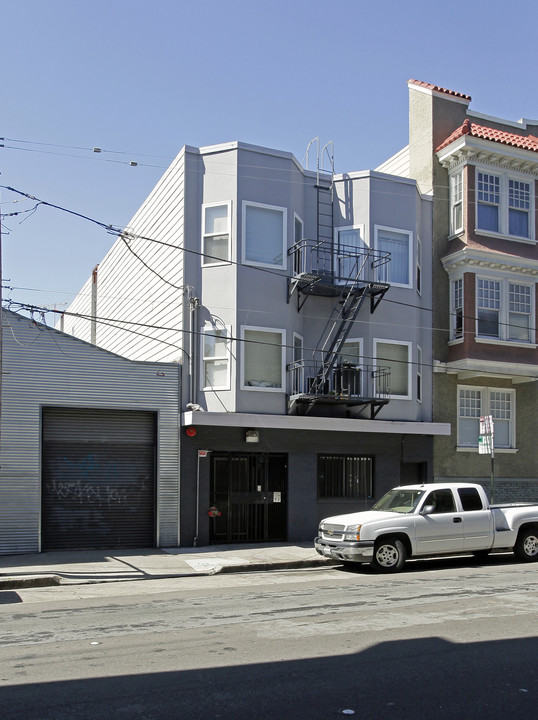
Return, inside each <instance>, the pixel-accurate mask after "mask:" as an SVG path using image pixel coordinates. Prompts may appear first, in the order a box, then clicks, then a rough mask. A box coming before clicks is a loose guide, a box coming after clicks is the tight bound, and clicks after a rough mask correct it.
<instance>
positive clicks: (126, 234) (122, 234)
mask: <svg viewBox="0 0 538 720" xmlns="http://www.w3.org/2000/svg"><path fill="white" fill-rule="evenodd" d="M0 188H3V189H5V190H8V191H10V192H14V193H17V194H18V195H21V196H23V197H26V198H28V199H30V200H33V201H35V202H36V206H35V208H36V209H37V207H39V206H40V205H43V206H46V207H51V208H54V209H56V210H60V211H61V212H65V213H69V214H71V215H74V216H76V217H79V218H81V219H82V220H86V221H88V222H91V223H93V224H95V225H97V226H99V227H102V228H104V229H105V230H106V231H107V232H109V233H110V234H112V235H116V236H118V237H119V238H120V239H121V240H122V241H123V242H124V244H125V245H126V247H127V249H128V250H129V251H130V252H131V253H132V254H133V255H134V256H135V257H136V258H137V259H138V260H139V261H140V262H141V263H142V264H143V265H144V266H145V267H146V269H147V270H148V271H149V272H151V273H153V274H154V275H156V276H157V277H158V278H159V279H160V280H161V281H162V282H164V283H166V284H168V285H170V286H171V287H173V288H174V289H176V290H183V288H184V286H178V285H175V284H173V283H172V282H170V281H168V280H167V279H166V278H164V277H163V276H162V275H161V274H160V273H159V272H157V271H156V270H155V269H154V268H152V267H151V266H150V265H148V264H147V263H146V262H145V260H144V259H143V258H141V257H140V255H139V254H138V253H137V252H136V251H135V250H134V248H133V247H132V246H131V245H130V244H129V242H128V241H129V240H144V241H146V242H151V243H155V244H157V245H161V246H164V247H168V248H171V249H173V250H179V251H182V252H185V253H190V254H192V255H196V256H198V257H205V258H210V259H215V260H219V261H220V260H221V258H219V257H216V256H213V255H209V254H208V253H203V252H202V251H201V250H194V249H192V248H187V247H184V246H183V245H175V244H173V243H168V242H165V241H164V240H157V239H156V238H152V237H149V236H146V235H142V234H139V233H134V232H132V231H130V230H128V229H123V230H122V229H121V228H119V227H116V226H114V225H112V224H107V223H104V222H102V221H100V220H96V219H95V218H92V217H90V216H88V215H84V214H82V213H79V212H76V211H74V210H70V209H68V208H65V207H63V206H61V205H57V204H54V203H51V202H48V201H46V200H41V199H39V198H37V197H35V196H34V195H31V194H29V193H26V192H23V191H22V190H17V189H16V188H13V187H10V186H7V185H0ZM226 262H227V264H229V265H234V266H237V267H243V268H248V269H249V270H252V271H255V272H261V273H265V274H269V275H275V276H277V277H279V278H283V279H286V276H285V275H284V274H283V271H279V270H272V269H270V268H262V267H257V266H254V265H245V264H243V263H241V262H237V261H235V260H227V261H226ZM383 302H384V303H392V304H394V305H398V306H401V307H409V308H411V309H414V310H417V311H425V312H431V313H433V312H439V310H434V308H429V307H424V306H421V305H413V304H412V303H405V302H402V301H400V300H391V299H390V298H385V299H384V301H383ZM448 315H449V317H455V316H456V313H453V312H450V311H449V313H448ZM463 319H470V320H473V321H475V322H476V321H477V319H478V318H477V316H476V315H464V316H463ZM499 325H500V326H509V325H510V323H505V322H502V321H501V320H500V319H499ZM428 329H430V327H429V326H428ZM431 330H432V332H448V331H449V328H436V327H431ZM529 330H530V331H531V332H534V331H535V330H536V328H529Z"/></svg>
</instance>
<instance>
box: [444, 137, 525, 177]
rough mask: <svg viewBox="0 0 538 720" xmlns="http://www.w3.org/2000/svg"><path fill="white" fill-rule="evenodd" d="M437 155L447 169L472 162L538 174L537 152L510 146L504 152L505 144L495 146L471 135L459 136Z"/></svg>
mask: <svg viewBox="0 0 538 720" xmlns="http://www.w3.org/2000/svg"><path fill="white" fill-rule="evenodd" d="M437 157H438V158H439V162H440V163H441V165H442V166H443V167H444V168H446V169H447V170H452V169H455V168H457V167H458V166H459V165H466V164H468V163H472V164H480V165H491V166H493V167H497V168H500V169H501V170H509V171H512V172H518V173H527V174H529V175H538V157H537V156H536V153H535V152H531V151H528V150H520V149H517V150H515V152H514V150H512V149H508V148H507V150H506V152H504V146H499V144H497V143H496V144H495V147H492V142H491V141H488V140H480V139H477V138H470V137H469V135H464V136H462V137H460V138H458V139H457V140H456V141H455V142H454V143H453V144H452V145H450V146H448V147H447V148H443V150H440V151H439V152H438V153H437Z"/></svg>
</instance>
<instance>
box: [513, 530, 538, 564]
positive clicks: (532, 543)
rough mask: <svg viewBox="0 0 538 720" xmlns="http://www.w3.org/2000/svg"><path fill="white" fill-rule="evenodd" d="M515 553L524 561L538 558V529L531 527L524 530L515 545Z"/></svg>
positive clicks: (533, 560) (532, 560)
mask: <svg viewBox="0 0 538 720" xmlns="http://www.w3.org/2000/svg"><path fill="white" fill-rule="evenodd" d="M514 555H515V556H516V557H517V559H518V560H523V562H536V561H537V560H538V530H537V529H533V528H529V529H528V530H522V531H521V532H520V533H519V535H518V538H517V540H516V544H515V545H514Z"/></svg>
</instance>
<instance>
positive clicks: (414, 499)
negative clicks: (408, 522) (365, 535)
mask: <svg viewBox="0 0 538 720" xmlns="http://www.w3.org/2000/svg"><path fill="white" fill-rule="evenodd" d="M423 495H424V490H405V489H404V488H394V490H389V491H388V493H386V495H383V497H382V498H381V500H378V501H377V502H376V504H375V505H374V506H373V507H372V510H385V511H387V510H388V511H390V512H399V513H411V512H413V511H414V510H415V508H416V506H417V505H418V502H419V500H420V498H421V497H422V496H423Z"/></svg>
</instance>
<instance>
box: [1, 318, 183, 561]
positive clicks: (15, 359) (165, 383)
mask: <svg viewBox="0 0 538 720" xmlns="http://www.w3.org/2000/svg"><path fill="white" fill-rule="evenodd" d="M2 319H3V373H4V375H3V387H2V431H1V468H0V554H11V553H30V552H38V551H39V550H41V549H43V548H42V545H41V530H42V517H41V488H42V413H43V412H44V413H45V417H47V412H49V418H50V417H52V416H51V415H50V412H51V411H50V410H48V409H49V408H72V409H75V408H76V409H78V410H80V411H83V410H85V411H88V410H99V411H101V412H102V413H104V414H103V415H101V417H102V418H107V421H108V422H112V423H113V426H114V427H115V428H116V429H117V428H118V427H119V426H120V425H121V422H119V416H118V415H117V414H116V415H115V414H114V413H117V412H118V411H130V412H133V411H134V412H135V414H136V413H142V415H140V417H144V418H145V421H146V422H148V418H149V417H151V418H152V419H151V421H149V422H150V423H153V422H154V423H155V424H154V426H155V428H156V429H155V443H154V445H153V447H152V449H151V453H153V452H155V464H154V467H155V483H154V484H155V495H154V498H155V499H154V507H153V508H152V513H153V515H154V528H155V532H154V533H152V534H153V536H154V544H156V545H157V546H170V547H173V546H177V545H178V537H179V463H178V457H179V455H178V444H179V431H178V408H179V371H180V366H179V365H177V364H172V363H166V364H164V363H152V362H138V361H131V360H126V359H124V358H121V357H119V356H117V355H113V354H112V353H109V352H107V351H105V350H100V349H98V348H95V347H94V346H92V345H89V344H88V343H85V342H83V341H81V340H78V339H75V338H72V337H70V336H68V335H65V334H64V333H60V332H57V331H55V330H53V329H51V328H48V327H46V326H44V325H40V324H36V323H34V322H33V321H32V320H30V319H28V318H26V317H22V316H20V315H17V314H15V313H11V312H9V311H3V313H2ZM148 414H149V415H148ZM154 418H155V419H156V420H155V421H154V420H153V419H154ZM64 419H65V418H64ZM142 422H143V421H142ZM51 427H52V426H51V425H49V430H50V428H51ZM63 427H64V429H63V430H62V431H61V432H60V433H59V436H58V437H57V438H56V439H55V443H56V445H57V449H58V444H59V447H61V444H62V441H63V437H62V435H63V434H64V432H65V424H64V426H63ZM104 427H105V425H102V429H104ZM124 430H125V428H124ZM88 432H89V431H86V435H88ZM130 432H131V440H132V441H133V442H134V443H136V442H137V440H139V439H140V437H139V432H138V430H136V423H135V424H134V426H131V431H130ZM90 435H91V433H90ZM49 439H50V436H49ZM127 439H128V438H127ZM65 440H66V444H67V440H68V437H67V435H65ZM124 440H125V435H124ZM46 457H48V456H46ZM146 457H147V453H146ZM73 549H75V548H73Z"/></svg>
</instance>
